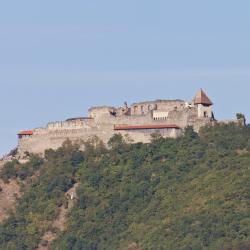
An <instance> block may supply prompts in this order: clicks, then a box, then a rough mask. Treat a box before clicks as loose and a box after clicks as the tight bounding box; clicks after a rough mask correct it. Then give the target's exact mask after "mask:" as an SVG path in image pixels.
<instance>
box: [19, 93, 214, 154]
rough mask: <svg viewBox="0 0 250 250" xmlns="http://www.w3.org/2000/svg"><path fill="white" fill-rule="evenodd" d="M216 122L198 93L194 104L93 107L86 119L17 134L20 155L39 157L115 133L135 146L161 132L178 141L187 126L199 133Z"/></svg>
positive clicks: (206, 100)
mask: <svg viewBox="0 0 250 250" xmlns="http://www.w3.org/2000/svg"><path fill="white" fill-rule="evenodd" d="M213 120H214V116H213V112H212V102H211V101H210V99H209V98H208V97H207V96H206V94H205V93H204V92H203V91H202V90H199V91H198V93H197V94H196V96H195V97H194V98H193V100H192V102H187V101H183V100H180V99H176V100H154V101H143V102H136V103H133V104H132V105H130V106H129V105H128V104H127V103H126V102H125V103H124V105H123V106H121V107H113V106H98V107H91V108H90V109H89V110H88V115H87V116H86V117H75V118H69V119H66V120H65V121H56V122H49V123H48V124H47V126H46V127H43V128H35V129H32V130H26V131H22V132H20V133H18V137H19V141H18V152H19V154H20V155H22V154H23V153H24V152H25V151H28V152H33V153H40V154H42V153H43V152H44V150H46V149H48V148H53V149H56V148H58V147H60V146H61V145H62V143H63V142H64V141H65V140H66V139H70V140H72V141H80V140H83V141H84V140H88V139H89V138H91V137H93V136H97V137H99V138H100V139H101V140H102V141H103V142H104V143H107V142H108V140H109V139H110V137H112V136H113V135H114V134H115V133H121V134H122V135H128V136H129V137H130V138H131V140H133V141H134V142H145V143H146V142H149V141H150V138H151V134H152V133H154V132H156V131H158V132H160V133H161V134H162V136H164V137H173V138H176V137H178V136H180V135H181V134H182V131H183V129H184V128H185V127H186V126H193V127H194V129H195V130H196V131H198V130H199V129H200V127H202V126H204V125H206V124H208V123H211V122H212V121H213Z"/></svg>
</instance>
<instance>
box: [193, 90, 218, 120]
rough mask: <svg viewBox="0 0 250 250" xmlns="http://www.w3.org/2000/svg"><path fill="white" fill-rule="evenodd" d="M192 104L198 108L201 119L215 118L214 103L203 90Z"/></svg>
mask: <svg viewBox="0 0 250 250" xmlns="http://www.w3.org/2000/svg"><path fill="white" fill-rule="evenodd" d="M192 104H193V105H194V106H196V107H197V109H198V117H199V118H211V119H213V118H214V117H213V112H212V105H213V103H212V102H211V100H210V99H209V98H208V97H207V95H206V94H205V92H204V91H203V90H202V89H200V90H199V91H198V92H197V94H196V95H195V97H194V98H193V101H192Z"/></svg>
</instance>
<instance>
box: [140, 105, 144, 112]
mask: <svg viewBox="0 0 250 250" xmlns="http://www.w3.org/2000/svg"><path fill="white" fill-rule="evenodd" d="M141 113H142V114H144V107H143V106H141Z"/></svg>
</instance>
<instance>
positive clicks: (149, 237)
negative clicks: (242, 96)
mask: <svg viewBox="0 0 250 250" xmlns="http://www.w3.org/2000/svg"><path fill="white" fill-rule="evenodd" d="M108 146H109V147H108V148H106V147H105V146H104V145H103V143H102V142H100V141H99V140H98V138H94V139H93V140H92V141H89V142H87V143H85V151H81V150H80V149H79V146H77V145H72V144H71V143H70V142H69V141H67V142H65V143H64V144H63V146H62V147H61V148H59V149H58V150H51V149H50V150H47V151H46V153H45V157H44V159H41V158H39V157H38V156H35V155H31V156H30V161H29V162H27V163H25V164H20V163H19V162H18V161H13V162H10V163H8V164H6V166H5V167H4V168H3V170H2V171H1V178H2V179H3V180H4V181H6V182H7V181H8V180H9V179H11V178H18V179H19V180H20V182H21V183H23V184H22V192H23V195H22V197H21V198H20V199H19V200H18V202H17V206H16V209H15V211H12V212H11V213H10V215H9V217H8V219H6V220H5V221H4V222H3V223H2V224H1V225H0V249H20V250H21V249H35V248H36V247H37V246H38V245H39V243H40V242H41V239H42V236H43V235H44V233H45V232H46V231H48V230H51V231H53V230H54V232H55V233H56V235H57V237H56V239H55V240H54V241H53V242H52V244H51V245H50V246H49V247H50V249H60V250H63V249H65V250H66V249H67V250H68V249H72V250H78V249H86V250H87V249H88V250H95V249H107V250H111V249H171V250H172V249H180V250H181V249H183V250H184V249H225V250H226V249H250V126H246V127H243V126H238V125H235V124H229V125H216V126H213V127H212V126H211V127H204V128H203V129H202V130H201V131H200V133H199V135H198V134H196V133H195V132H194V131H193V129H192V128H187V129H186V131H185V133H184V135H183V136H182V137H180V138H178V139H169V138H168V139H164V138H162V137H161V136H160V135H159V134H157V133H156V134H154V135H152V142H151V143H149V144H142V143H137V144H130V143H129V142H128V140H126V138H123V137H122V136H121V135H119V134H118V135H115V136H114V137H113V138H111V139H110V141H109V144H108ZM36 173H39V174H36ZM34 175H36V177H35V178H34ZM75 183H78V184H79V185H78V188H77V199H76V202H75V205H74V207H73V208H72V209H71V210H70V212H69V214H68V215H67V216H68V217H67V220H66V225H65V229H64V230H63V231H60V230H57V229H55V228H53V225H51V223H49V222H50V221H53V220H54V219H55V218H56V217H57V216H58V211H59V209H60V208H61V207H65V208H67V206H68V200H67V198H66V197H65V192H67V191H68V190H69V189H70V188H72V187H73V186H74V184H75ZM43 244H44V246H46V244H47V242H46V241H45V242H43Z"/></svg>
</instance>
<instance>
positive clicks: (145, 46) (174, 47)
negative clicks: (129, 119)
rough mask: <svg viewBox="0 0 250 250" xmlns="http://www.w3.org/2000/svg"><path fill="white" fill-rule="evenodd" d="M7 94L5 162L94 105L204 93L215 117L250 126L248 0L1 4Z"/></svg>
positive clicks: (2, 77) (1, 81) (1, 93)
mask: <svg viewBox="0 0 250 250" xmlns="http://www.w3.org/2000/svg"><path fill="white" fill-rule="evenodd" d="M0 87H1V89H0V114H1V118H0V122H1V127H0V128H1V130H0V155H1V154H3V153H6V152H7V151H9V150H10V149H11V148H13V147H14V146H15V145H16V142H17V137H16V132H17V131H19V130H23V129H30V128H33V127H40V126H45V125H46V124H47V122H48V121H51V120H64V119H66V118H68V117H72V116H82V115H85V114H86V113H87V109H88V107H89V106H91V105H100V104H108V105H109V104H110V105H121V104H123V102H124V101H127V102H128V103H131V102H133V101H139V100H145V99H147V100H149V99H156V98H164V99H174V98H182V99H186V100H190V99H191V98H192V97H193V95H194V94H195V92H196V90H197V89H198V88H200V87H202V88H204V90H205V91H206V92H207V94H208V95H209V96H210V97H211V99H212V100H213V102H214V103H215V106H214V111H215V115H216V117H217V118H218V119H222V118H232V117H234V116H235V113H236V112H243V113H245V114H246V115H247V117H248V119H250V109H249V106H250V105H249V96H250V1H249V0H238V1H235V0H204V1H201V0H196V1H195V0H188V1H187V0H182V1H181V0H171V1H170V0H155V1H149V0H126V1H118V0H112V1H111V0H105V1H103V0H99V1H96V0H91V1H89V0H88V1H86V0H74V1H68V0H67V1H66V0H60V1H59V0H35V1H34V0H30V1H26V0H22V1H20V0H8V1H1V3H0Z"/></svg>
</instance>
